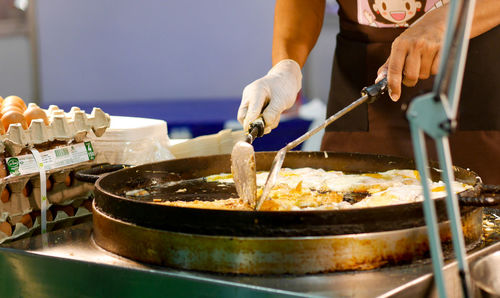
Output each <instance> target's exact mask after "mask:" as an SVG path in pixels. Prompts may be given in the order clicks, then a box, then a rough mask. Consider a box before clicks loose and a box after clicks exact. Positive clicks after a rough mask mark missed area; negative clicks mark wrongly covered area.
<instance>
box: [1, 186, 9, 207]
mask: <svg viewBox="0 0 500 298" xmlns="http://www.w3.org/2000/svg"><path fill="white" fill-rule="evenodd" d="M0 198H1V200H2V202H4V203H7V202H8V201H9V200H10V191H9V189H8V188H7V187H6V188H4V189H3V191H2V195H1V196H0Z"/></svg>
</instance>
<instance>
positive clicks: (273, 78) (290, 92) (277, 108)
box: [238, 59, 302, 134]
mask: <svg viewBox="0 0 500 298" xmlns="http://www.w3.org/2000/svg"><path fill="white" fill-rule="evenodd" d="M300 88H302V72H301V70H300V65H299V64H298V63H297V62H295V61H294V60H291V59H285V60H281V61H280V62H278V63H277V64H276V65H275V66H273V68H271V70H270V71H269V72H268V73H267V75H265V76H264V77H262V78H260V79H258V80H256V81H254V82H252V83H251V84H250V85H248V86H246V87H245V89H243V95H242V99H241V104H240V108H239V109H238V121H239V122H240V123H241V124H243V128H244V130H245V131H246V130H248V127H249V125H250V123H252V121H254V120H255V119H257V118H258V117H259V116H260V114H262V117H263V118H264V122H265V123H266V126H265V128H264V133H266V134H267V133H269V132H271V130H272V129H274V128H276V127H277V126H278V124H279V122H280V115H281V113H282V112H283V111H285V110H287V109H289V108H291V107H292V106H293V104H294V102H295V99H296V98H297V93H298V92H299V90H300ZM266 104H267V106H266V108H265V109H264V111H262V108H263V107H264V106H265V105H266Z"/></svg>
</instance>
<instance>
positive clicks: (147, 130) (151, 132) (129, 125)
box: [99, 116, 168, 141]
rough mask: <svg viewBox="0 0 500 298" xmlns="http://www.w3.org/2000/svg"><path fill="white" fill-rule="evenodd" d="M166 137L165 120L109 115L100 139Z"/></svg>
mask: <svg viewBox="0 0 500 298" xmlns="http://www.w3.org/2000/svg"><path fill="white" fill-rule="evenodd" d="M158 137H159V138H168V135H167V122H165V121H163V120H159V119H149V118H138V117H123V116H111V124H110V127H109V128H108V129H106V132H105V133H104V134H103V135H102V136H101V137H100V138H99V139H100V140H105V141H109V140H113V141H121V140H123V141H134V140H141V139H150V138H158Z"/></svg>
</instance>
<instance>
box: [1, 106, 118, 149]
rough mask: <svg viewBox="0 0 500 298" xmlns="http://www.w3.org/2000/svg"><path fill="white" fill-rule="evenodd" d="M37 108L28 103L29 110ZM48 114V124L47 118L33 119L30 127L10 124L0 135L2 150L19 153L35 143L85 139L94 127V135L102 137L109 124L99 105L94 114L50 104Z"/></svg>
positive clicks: (108, 119)
mask: <svg viewBox="0 0 500 298" xmlns="http://www.w3.org/2000/svg"><path fill="white" fill-rule="evenodd" d="M34 108H38V106H37V105H36V104H34V103H30V104H29V105H28V109H34ZM44 112H45V114H46V115H47V119H48V125H47V122H46V121H45V120H44V119H33V120H31V123H30V125H29V127H28V129H24V127H23V124H22V123H13V124H10V125H9V128H8V130H7V132H6V133H5V134H4V135H2V136H0V141H1V143H2V144H1V145H0V152H4V151H5V149H6V150H7V151H8V152H9V153H10V154H11V155H12V156H16V155H19V154H20V153H21V151H22V150H23V149H24V148H27V147H30V146H34V145H35V146H36V145H40V144H44V143H47V142H53V141H60V142H67V143H69V142H70V141H74V142H77V143H79V142H82V141H83V140H84V139H85V137H86V136H87V133H88V132H90V130H92V131H93V132H94V134H95V135H96V136H98V137H100V136H101V135H102V134H104V132H105V131H106V129H107V128H108V127H109V124H110V117H109V115H108V114H106V113H104V112H103V111H102V110H101V109H100V108H93V110H92V113H91V114H86V113H85V111H83V110H80V109H79V108H78V107H73V108H71V110H70V111H69V112H68V113H66V112H64V111H63V110H61V109H59V107H57V106H55V105H51V106H49V108H48V109H47V110H46V111H44Z"/></svg>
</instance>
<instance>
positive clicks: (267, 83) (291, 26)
mask: <svg viewBox="0 0 500 298" xmlns="http://www.w3.org/2000/svg"><path fill="white" fill-rule="evenodd" d="M324 12H325V0H277V1H276V7H275V12H274V34H273V51H272V58H273V67H272V68H271V70H270V71H269V72H268V73H267V75H265V76H264V77H262V78H260V79H258V80H255V81H254V82H252V83H251V84H249V85H247V86H246V87H245V89H244V90H243V94H242V98H241V104H240V107H239V109H238V116H237V117H238V121H240V122H241V124H243V127H244V129H245V130H248V128H249V126H250V123H251V122H252V121H254V120H255V119H257V118H258V117H259V115H261V114H262V117H263V118H264V122H265V128H264V133H269V132H270V131H271V130H272V129H274V128H275V127H277V126H278V124H279V121H280V115H281V113H282V112H283V111H285V110H287V109H289V108H290V107H292V106H293V104H294V103H295V99H296V98H297V93H298V92H299V91H300V89H301V88H302V71H301V68H302V66H304V63H306V59H307V56H308V55H309V52H311V50H312V48H313V47H314V44H315V43H316V40H317V39H318V36H319V33H320V31H321V26H322V24H323V15H324Z"/></svg>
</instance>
